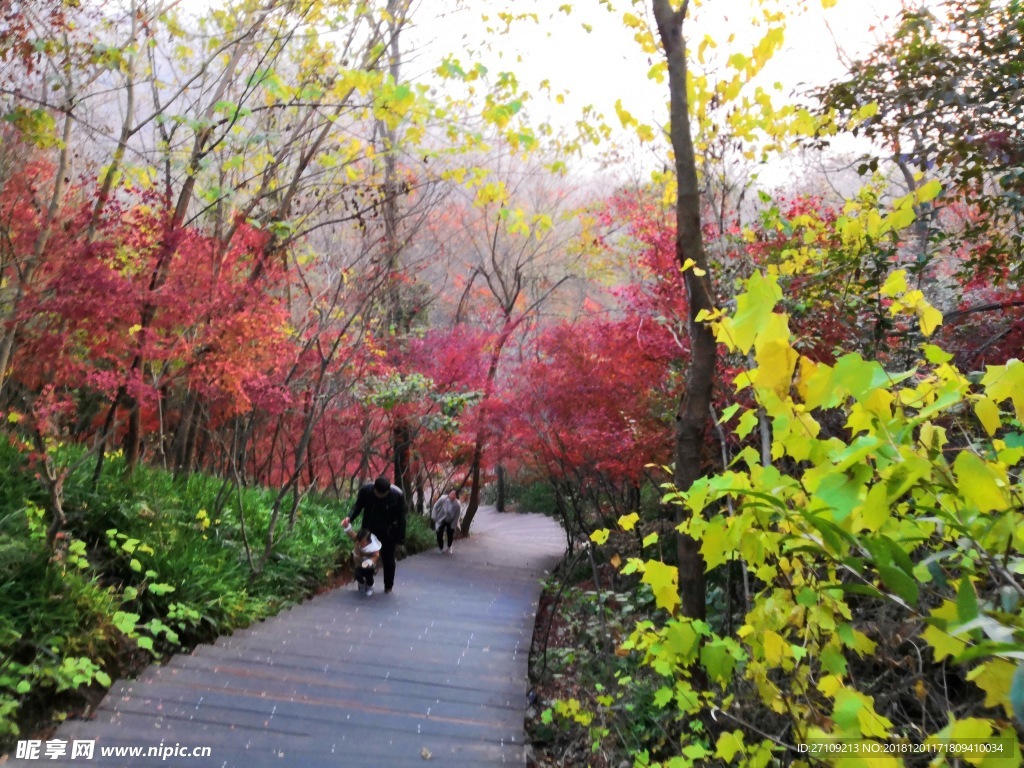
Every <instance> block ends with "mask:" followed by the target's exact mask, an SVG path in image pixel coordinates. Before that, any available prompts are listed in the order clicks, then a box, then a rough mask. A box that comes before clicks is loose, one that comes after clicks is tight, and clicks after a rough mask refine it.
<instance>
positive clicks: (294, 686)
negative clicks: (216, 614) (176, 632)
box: [8, 507, 564, 768]
mask: <svg viewBox="0 0 1024 768" xmlns="http://www.w3.org/2000/svg"><path fill="white" fill-rule="evenodd" d="M563 549H564V535H563V534H562V532H561V529H560V528H559V527H558V526H557V524H556V523H554V522H553V521H551V520H549V519H547V518H545V517H542V516H540V515H517V514H508V513H506V514H498V513H496V512H494V511H493V510H492V509H490V508H487V507H482V508H481V509H480V511H479V512H478V514H477V517H476V520H474V523H473V535H472V538H470V539H466V540H462V541H457V542H456V543H455V552H454V554H453V555H446V554H441V553H439V552H437V551H436V550H434V551H430V552H426V553H423V554H420V555H416V556H415V557H410V558H407V559H405V560H403V561H401V562H399V564H398V575H397V578H396V581H395V590H394V592H393V593H392V594H390V595H384V594H383V593H382V591H379V592H378V593H377V594H375V595H373V596H372V597H370V598H367V597H366V596H365V595H361V594H359V593H357V592H356V591H355V589H354V585H349V586H348V587H343V588H340V589H337V590H334V591H332V592H329V593H327V594H324V595H321V596H320V597H317V598H315V599H313V600H310V601H308V602H306V603H303V604H302V605H299V606H296V607H295V608H292V609H290V610H288V611H286V612H283V613H281V614H280V615H278V616H276V617H274V618H271V619H268V620H267V621H264V622H262V623H260V624H257V625H254V626H252V627H250V628H249V629H246V630H242V631H239V632H236V633H235V634H233V635H231V636H230V637H224V638H221V639H220V640H218V641H217V642H216V643H214V644H213V645H205V646H200V647H199V648H197V649H196V650H195V652H194V653H192V654H191V655H181V656H178V657H175V658H174V659H173V660H172V661H171V662H170V663H169V664H168V665H166V666H153V667H150V668H149V669H148V670H146V672H144V673H143V674H142V675H141V676H140V678H139V679H138V680H137V681H125V682H118V683H115V685H114V686H113V688H112V689H111V690H110V692H109V693H108V694H107V697H106V698H105V699H104V700H103V703H102V705H101V706H100V707H99V709H98V711H97V713H96V717H95V718H94V719H93V720H90V721H75V722H69V723H65V724H64V725H63V726H62V727H61V728H60V729H59V731H58V733H57V734H56V736H54V737H53V739H60V740H65V741H67V754H65V755H64V756H63V757H60V758H58V759H55V760H54V759H47V758H46V755H45V749H46V747H47V746H48V744H47V742H43V744H42V746H41V751H40V757H39V759H36V760H20V761H19V760H14V761H11V762H9V763H8V765H10V766H19V767H20V766H30V765H31V766H39V765H41V764H48V765H53V764H58V765H90V764H91V765H97V764H99V765H111V766H114V765H116V766H147V765H152V766H156V765H168V766H197V767H198V766H203V767H204V768H205V767H206V766H218V767H223V768H229V767H231V766H237V767H238V768H260V767H261V766H300V767H302V768H307V767H308V768H318V767H319V766H325V767H326V766H344V767H345V768H348V767H349V766H352V767H353V768H356V767H360V766H368V767H370V766H372V767H373V768H377V767H378V766H381V767H382V768H392V767H394V768H404V767H405V766H424V767H425V768H426V767H427V766H455V767H456V768H459V767H461V766H466V767H467V768H468V767H469V766H489V765H513V766H524V765H525V764H526V757H525V751H524V730H523V715H524V709H525V697H526V693H527V662H528V656H529V650H530V642H531V638H532V635H533V625H534V617H535V614H536V609H537V601H538V598H539V595H540V579H541V578H542V577H543V575H544V572H545V571H546V570H548V569H550V568H552V567H553V566H554V565H555V563H556V562H557V561H558V559H559V557H560V556H561V555H562V552H563ZM377 588H378V590H381V587H380V584H379V578H378V584H377ZM75 740H83V741H88V740H95V745H94V748H93V756H92V759H91V760H90V759H85V758H84V757H77V758H75V759H71V752H72V749H73V747H74V743H73V742H74V741H75ZM161 745H162V747H163V748H164V750H165V752H164V753H163V754H167V755H169V756H167V757H166V758H164V759H161V757H160V756H156V755H154V756H140V757H127V756H121V757H113V756H107V757H103V756H101V750H102V748H104V747H126V748H140V747H141V748H142V749H143V751H145V750H147V749H148V748H150V747H158V748H159V747H161ZM196 747H209V748H210V756H209V757H193V756H188V757H185V756H177V755H175V753H174V752H173V751H172V750H175V749H177V750H179V752H180V751H181V750H184V749H193V748H196Z"/></svg>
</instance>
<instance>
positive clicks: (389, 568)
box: [377, 534, 396, 590]
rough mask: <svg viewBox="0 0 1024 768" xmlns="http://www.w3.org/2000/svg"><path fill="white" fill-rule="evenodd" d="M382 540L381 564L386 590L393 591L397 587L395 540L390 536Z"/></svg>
mask: <svg viewBox="0 0 1024 768" xmlns="http://www.w3.org/2000/svg"><path fill="white" fill-rule="evenodd" d="M377 538H378V539H380V562H381V565H383V566H384V589H386V590H387V589H391V588H392V587H393V586H395V546H396V543H395V540H394V539H392V538H391V537H390V536H381V535H380V534H377Z"/></svg>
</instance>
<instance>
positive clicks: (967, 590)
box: [956, 576, 978, 624]
mask: <svg viewBox="0 0 1024 768" xmlns="http://www.w3.org/2000/svg"><path fill="white" fill-rule="evenodd" d="M956 616H957V618H958V619H959V620H960V623H961V624H966V623H967V622H968V621H973V620H974V619H976V618H978V596H977V595H976V594H974V585H973V584H971V580H970V579H969V578H968V577H967V576H964V577H963V578H962V579H961V580H960V588H959V589H958V590H957V592H956Z"/></svg>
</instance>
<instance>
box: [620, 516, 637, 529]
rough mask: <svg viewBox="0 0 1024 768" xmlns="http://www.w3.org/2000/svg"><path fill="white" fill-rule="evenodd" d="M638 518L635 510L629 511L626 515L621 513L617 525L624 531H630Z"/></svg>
mask: <svg viewBox="0 0 1024 768" xmlns="http://www.w3.org/2000/svg"><path fill="white" fill-rule="evenodd" d="M639 520H640V515H638V514H637V513H636V512H631V513H630V514H628V515H623V516H622V517H620V518H619V527H620V528H622V530H624V531H632V530H633V528H634V527H635V526H636V524H637V522H639Z"/></svg>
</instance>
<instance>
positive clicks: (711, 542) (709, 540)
mask: <svg viewBox="0 0 1024 768" xmlns="http://www.w3.org/2000/svg"><path fill="white" fill-rule="evenodd" d="M728 550H729V545H728V542H727V541H726V537H725V522H724V521H723V520H722V519H721V518H715V519H713V520H712V521H711V522H710V523H709V524H708V527H707V529H706V530H705V531H704V533H703V534H702V535H701V545H700V553H701V555H702V556H703V557H704V564H705V566H706V567H707V568H709V569H710V568H714V567H715V566H718V565H721V564H722V563H724V562H725V561H726V560H727V559H728V558H727V557H726V553H727V552H728Z"/></svg>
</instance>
